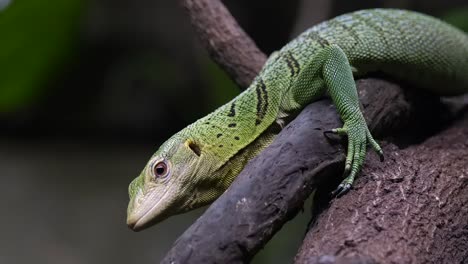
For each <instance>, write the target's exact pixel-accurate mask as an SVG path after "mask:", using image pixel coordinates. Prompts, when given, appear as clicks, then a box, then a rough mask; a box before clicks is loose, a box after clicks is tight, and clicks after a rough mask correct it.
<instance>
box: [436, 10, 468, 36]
mask: <svg viewBox="0 0 468 264" xmlns="http://www.w3.org/2000/svg"><path fill="white" fill-rule="evenodd" d="M442 19H443V20H444V21H446V22H448V23H450V24H452V25H454V26H456V27H458V28H460V29H461V30H463V31H465V32H468V7H465V8H459V9H455V10H450V11H448V12H445V14H444V15H443V16H442Z"/></svg>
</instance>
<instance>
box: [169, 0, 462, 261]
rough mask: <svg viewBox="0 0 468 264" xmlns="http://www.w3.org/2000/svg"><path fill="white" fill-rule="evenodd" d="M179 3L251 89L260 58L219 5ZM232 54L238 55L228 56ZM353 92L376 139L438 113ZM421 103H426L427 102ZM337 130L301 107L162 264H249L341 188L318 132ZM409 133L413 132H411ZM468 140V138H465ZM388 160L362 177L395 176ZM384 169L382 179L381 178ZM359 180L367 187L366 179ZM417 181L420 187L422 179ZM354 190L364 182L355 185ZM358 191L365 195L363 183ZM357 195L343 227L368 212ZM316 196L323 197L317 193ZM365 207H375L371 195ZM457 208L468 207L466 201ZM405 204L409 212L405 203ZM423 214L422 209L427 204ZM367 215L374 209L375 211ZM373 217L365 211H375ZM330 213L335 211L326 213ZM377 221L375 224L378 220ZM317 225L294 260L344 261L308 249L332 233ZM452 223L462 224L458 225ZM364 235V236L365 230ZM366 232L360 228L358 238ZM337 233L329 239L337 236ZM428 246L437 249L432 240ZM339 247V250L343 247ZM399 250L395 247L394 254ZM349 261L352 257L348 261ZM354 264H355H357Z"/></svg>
mask: <svg viewBox="0 0 468 264" xmlns="http://www.w3.org/2000/svg"><path fill="white" fill-rule="evenodd" d="M182 3H183V5H184V6H185V8H186V9H187V11H188V13H189V15H190V17H191V19H192V23H193V24H194V27H195V28H196V30H197V32H198V33H199V35H200V36H201V39H202V42H203V43H204V44H205V47H207V49H208V50H209V52H210V55H211V56H212V57H213V59H214V60H215V61H216V62H217V63H218V64H220V65H221V67H223V68H224V69H226V71H227V72H228V74H229V75H230V76H231V77H232V78H233V79H234V80H235V81H236V82H237V83H238V84H239V85H241V86H242V87H246V86H248V84H249V83H250V82H251V80H252V79H253V77H254V76H255V75H256V74H257V73H258V71H259V70H260V68H261V65H262V64H263V62H264V61H265V56H264V55H263V54H262V53H261V52H260V51H258V49H257V48H256V47H255V44H254V43H253V41H251V40H250V39H249V38H248V36H246V34H245V33H244V32H243V31H242V30H241V29H240V28H239V26H238V25H237V23H236V22H235V20H234V19H233V18H232V17H231V15H230V14H229V12H228V11H227V10H226V8H225V7H224V6H223V5H222V4H221V3H220V2H219V1H216V0H200V1H195V0H184V1H182ZM236 48H240V49H239V50H238V49H236ZM234 50H235V52H233V51H234ZM358 88H359V94H360V99H361V102H362V104H363V106H364V113H365V116H366V119H367V121H368V124H369V127H370V129H371V131H372V132H373V133H374V135H379V134H380V135H384V134H392V133H393V131H395V130H394V129H398V128H401V127H402V126H403V125H405V124H408V123H409V122H411V121H414V120H417V119H418V118H421V117H429V118H433V117H432V116H431V113H430V111H429V109H432V110H434V108H435V106H437V105H438V104H434V102H430V103H431V108H429V107H427V106H426V107H424V106H423V108H422V109H425V112H424V113H423V115H418V109H420V108H418V107H417V106H418V105H420V103H419V101H421V100H419V99H421V97H422V96H421V95H417V96H411V94H409V96H406V95H408V94H406V95H405V93H403V92H402V91H401V89H400V88H399V86H397V85H394V84H391V83H388V82H385V81H382V80H378V79H369V80H362V81H359V82H358ZM412 99H418V100H412ZM422 101H423V102H428V101H427V100H422ZM415 106H416V107H415ZM446 113H447V112H446ZM414 116H416V118H414ZM434 119H435V118H434ZM432 121H433V120H432ZM431 123H433V122H431ZM340 125H341V124H340V121H339V118H338V116H337V114H336V113H335V111H334V107H333V106H332V104H331V103H330V101H328V100H324V101H319V102H315V103H313V104H311V105H309V106H308V107H306V108H305V109H304V110H303V111H302V113H301V114H300V115H299V116H298V117H297V118H296V119H295V120H293V121H292V122H291V123H290V124H289V125H288V126H286V127H285V129H283V130H282V131H281V133H280V134H279V135H278V136H277V138H276V139H275V141H274V142H273V143H272V144H271V145H270V146H269V147H268V148H267V149H265V150H264V151H263V152H262V153H260V154H259V155H258V156H257V157H255V158H254V159H253V160H252V161H251V162H249V164H248V165H247V166H246V168H245V169H244V170H243V171H242V172H241V174H240V175H239V176H238V177H237V178H236V180H235V181H234V182H233V184H232V185H231V186H230V188H229V189H228V190H227V191H226V192H225V193H224V194H223V195H222V196H221V197H220V198H219V199H218V200H216V201H215V202H214V203H213V204H212V205H211V206H210V207H209V208H208V209H207V211H206V212H205V213H204V214H203V215H202V216H201V217H200V218H199V219H198V220H197V221H196V222H195V223H194V224H193V225H192V226H191V227H190V228H189V229H188V230H186V231H185V232H184V234H183V235H182V236H181V237H180V238H179V239H178V240H177V241H176V243H175V244H174V245H173V247H172V249H171V250H170V251H169V252H168V254H167V255H166V257H165V258H164V260H163V261H162V263H245V262H249V261H250V260H251V258H252V257H253V256H254V255H255V253H256V252H258V250H260V249H261V248H262V246H263V245H264V244H265V243H266V242H267V241H268V240H269V239H270V238H271V237H272V236H273V235H274V234H275V233H276V232H277V231H278V230H279V229H280V228H281V226H282V225H283V224H284V223H285V222H286V221H288V220H289V219H291V218H292V217H294V216H295V215H296V214H297V213H298V211H299V210H300V209H301V208H302V205H303V202H304V200H305V199H306V198H307V197H308V196H309V195H310V193H311V192H312V191H313V190H315V189H316V188H317V186H318V185H319V184H321V183H323V182H325V179H327V178H328V179H330V178H334V179H336V180H339V179H337V177H332V176H334V175H335V176H336V175H340V172H341V170H342V168H343V160H344V150H343V149H342V147H341V145H340V144H331V143H330V142H329V141H328V140H326V138H325V137H324V136H323V130H324V129H330V128H334V127H339V126H340ZM408 131H411V129H409V130H408ZM420 131H421V130H420ZM465 138H467V137H466V136H465ZM464 144H466V143H464ZM465 149H466V146H465ZM384 150H386V151H387V152H390V153H391V152H392V151H393V152H396V149H395V148H394V147H392V146H386V147H385V148H384ZM413 153H415V152H411V153H409V154H407V156H411V155H412V156H414V155H415V154H413ZM389 157H390V159H391V160H390V161H387V165H386V166H382V164H381V163H379V162H378V161H377V159H376V156H375V155H374V154H369V155H368V159H367V161H366V168H364V174H366V175H373V174H374V173H375V171H378V170H380V171H379V172H380V174H379V175H383V174H389V173H393V172H394V170H395V169H396V167H395V166H397V165H402V166H403V165H404V164H403V163H398V162H400V161H397V160H396V154H394V153H392V154H390V155H389ZM465 164H466V162H465ZM383 167H384V168H385V172H383V171H382V168H383ZM465 172H466V170H465ZM389 175H390V174H389ZM361 178H363V179H366V178H365V177H361ZM400 178H401V177H400ZM400 178H399V177H397V178H396V179H393V178H388V179H387V180H386V181H390V182H392V181H394V182H396V183H398V182H401V179H400ZM419 178H421V179H423V180H424V179H425V178H424V177H419ZM465 179H466V177H465ZM429 180H431V179H429ZM358 182H362V181H361V180H358ZM465 183H466V181H465ZM369 185H370V184H369ZM335 186H336V183H335ZM410 186H411V188H408V189H405V190H406V192H403V193H404V194H405V195H409V193H407V192H415V193H417V195H415V196H413V197H423V196H421V193H419V192H418V189H419V188H420V186H432V185H425V182H422V183H421V185H420V184H418V185H414V184H413V185H410ZM465 186H466V184H465ZM357 187H358V188H361V189H362V183H361V184H359V185H358V186H357ZM400 187H404V186H402V185H401V184H399V185H398V184H397V185H395V186H394V187H393V188H397V189H396V190H395V191H394V192H393V194H394V195H396V194H397V193H398V190H399V188H400ZM366 188H367V187H366ZM368 188H372V187H368ZM374 188H375V187H374ZM322 189H323V191H324V192H326V193H328V192H329V190H325V188H322V187H320V188H318V190H319V191H321V190H322ZM378 190H379V192H381V193H380V194H381V195H379V197H378V198H377V200H378V202H379V203H380V206H385V204H386V203H388V202H389V200H388V199H392V198H391V197H392V196H389V195H383V194H386V192H387V191H386V189H378ZM360 193H361V190H359V191H358V190H356V191H352V192H351V193H350V194H348V195H346V196H345V199H339V200H338V201H336V202H341V201H342V202H344V201H354V202H356V203H355V204H347V206H346V207H344V208H345V211H349V213H348V214H344V213H343V214H342V215H343V217H344V218H346V220H350V221H352V219H353V218H352V216H353V214H352V212H355V209H356V208H358V209H360V210H361V209H362V208H366V207H362V205H360V202H362V201H361V200H359V197H360V196H359V195H360ZM318 196H319V197H323V196H321V195H320V193H319V194H318ZM355 196H357V197H355ZM449 196H450V195H447V194H446V193H444V192H440V193H439V194H438V197H439V199H441V198H440V197H442V198H443V199H444V202H446V201H448V200H447V197H449ZM369 197H370V196H369ZM427 197H429V196H427ZM370 199H373V200H372V201H374V202H375V201H376V199H375V195H374V196H372V197H371V198H370ZM416 199H418V198H416ZM434 199H435V198H434ZM366 201H367V200H366ZM461 201H464V202H466V200H463V199H462V200H461ZM411 202H412V203H413V205H414V206H419V205H421V204H419V203H417V201H411ZM407 204H408V205H411V204H410V203H407ZM424 206H426V205H425V204H424ZM402 208H404V207H402ZM372 209H374V208H373V207H372ZM372 209H370V210H371V211H372ZM356 210H357V209H356ZM329 212H335V211H333V210H329ZM450 212H451V211H450ZM359 213H360V215H362V216H361V217H364V216H368V215H366V214H365V213H363V212H362V211H359ZM384 213H385V214H382V216H387V214H388V217H391V216H392V214H391V212H384ZM328 215H329V214H328ZM413 216H414V215H413ZM463 216H464V218H463V219H467V218H466V215H464V214H463ZM438 217H439V218H437V219H425V221H429V222H430V221H433V222H434V224H435V225H432V226H435V227H436V228H437V227H438V226H440V223H439V222H438V221H446V222H443V223H442V225H446V226H447V227H449V226H450V216H449V215H444V217H445V218H444V217H442V216H441V215H438ZM321 219H323V218H321ZM374 220H375V222H376V223H378V221H377V218H375V219H374ZM323 221H325V220H322V222H323ZM332 221H333V222H334V221H335V220H332ZM382 221H383V220H382ZM317 223H318V224H317V225H316V226H320V227H321V228H318V229H317V228H315V227H314V228H312V229H311V231H310V232H311V233H310V234H311V235H309V236H308V240H306V241H305V242H306V243H305V244H304V245H303V248H302V250H301V251H300V253H299V255H298V257H297V258H296V260H297V261H298V262H308V261H314V256H319V257H318V258H317V259H315V260H317V262H316V263H321V262H320V261H322V260H323V259H321V258H320V255H323V254H332V256H331V258H334V256H341V255H340V250H341V249H342V248H343V246H342V247H339V248H338V249H337V248H336V247H335V248H333V247H332V248H331V249H326V248H322V247H319V245H317V244H307V243H309V242H310V243H314V239H310V238H309V237H312V235H314V236H316V235H317V233H318V232H319V231H322V230H326V231H327V232H329V230H330V228H328V229H326V228H324V227H323V224H322V225H320V223H321V222H320V219H319V221H318V222H317ZM325 223H327V224H330V222H326V221H325ZM421 223H423V222H418V223H417V224H416V225H414V226H418V225H419V226H421ZM457 223H461V222H460V221H458V222H457ZM343 227H347V228H351V229H353V226H350V225H343ZM450 227H451V226H450ZM458 227H459V226H457V228H458ZM465 227H466V222H465ZM366 228H367V229H369V228H370V227H366ZM366 228H363V230H365V229H366ZM379 228H380V227H379V226H378V225H377V226H375V225H374V229H375V230H377V231H378V229H379ZM448 229H449V228H447V230H448ZM340 230H343V229H340ZM407 230H410V229H407ZM412 230H417V229H412ZM349 232H350V231H349V230H346V231H343V233H345V234H349ZM335 233H336V232H335ZM335 233H333V235H337V234H335ZM431 234H432V235H434V234H435V235H438V234H439V233H434V232H432V233H431ZM359 236H360V235H355V236H353V237H352V240H351V242H352V243H350V245H347V244H346V243H347V240H346V239H344V240H342V242H343V243H344V244H345V246H347V247H348V249H347V251H345V252H347V253H349V252H352V249H349V248H350V247H352V246H353V245H354V244H353V243H357V242H356V241H359V238H360V237H359ZM325 237H326V236H323V235H322V236H321V237H320V239H322V240H321V241H322V242H323V240H326V238H325ZM337 237H338V236H337ZM442 237H444V236H442ZM405 239H408V244H411V243H418V242H420V241H419V240H418V241H417V242H416V241H412V240H411V237H409V236H406V237H405ZM432 239H433V240H434V241H435V239H434V237H432ZM458 242H459V241H458ZM343 243H341V244H339V245H343ZM369 243H372V242H369ZM311 245H315V246H311ZM380 245H381V246H382V248H383V249H385V246H388V247H387V248H392V247H391V246H389V245H387V244H385V245H382V244H380ZM398 245H399V244H395V246H398ZM310 247H312V248H310ZM363 248H364V247H363ZM372 249H373V250H374V252H373V253H374V254H356V255H357V259H358V260H359V261H361V262H360V263H364V262H365V261H367V263H373V262H374V261H373V259H375V254H379V253H381V252H384V250H379V249H376V248H375V247H373V248H372ZM322 250H325V251H322ZM324 252H325V253H324ZM362 252H364V251H362ZM362 252H361V253H362ZM439 252H440V251H439ZM364 253H369V252H364ZM349 255H351V254H347V255H346V256H349ZM368 257H370V258H368ZM335 260H336V259H335ZM349 261H351V260H350V259H348V260H344V261H342V262H340V263H349ZM354 261H356V260H355V259H354ZM338 262H339V261H335V262H332V263H338Z"/></svg>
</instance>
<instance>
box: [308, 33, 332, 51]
mask: <svg viewBox="0 0 468 264" xmlns="http://www.w3.org/2000/svg"><path fill="white" fill-rule="evenodd" d="M307 37H308V38H310V39H312V40H314V41H316V42H317V43H318V44H319V45H320V46H321V47H322V48H323V47H325V46H329V45H330V43H329V42H328V41H327V40H326V39H324V38H322V37H321V36H320V35H319V34H318V33H317V32H315V31H310V32H309V33H308V34H307Z"/></svg>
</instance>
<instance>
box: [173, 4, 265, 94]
mask: <svg viewBox="0 0 468 264" xmlns="http://www.w3.org/2000/svg"><path fill="white" fill-rule="evenodd" d="M181 4H182V6H183V7H184V9H185V10H186V11H187V13H188V15H189V17H190V20H191V21H192V25H193V27H194V28H195V31H196V32H197V35H198V36H199V38H200V40H201V42H202V44H203V45H204V47H205V48H206V50H207V51H208V52H209V54H210V56H211V58H212V59H213V60H214V61H215V62H216V63H217V64H218V65H219V66H221V68H223V69H224V70H225V71H226V72H227V73H228V75H229V76H230V77H231V78H232V79H233V80H234V81H235V82H236V83H237V84H238V85H239V86H241V87H242V88H246V87H248V86H249V85H250V83H251V82H252V80H253V79H254V78H255V76H256V75H257V74H258V72H259V71H260V69H261V68H262V66H263V64H264V63H265V61H266V56H265V54H263V53H262V52H261V51H260V50H259V49H258V48H257V46H256V45H255V43H254V41H253V40H252V39H251V38H250V37H249V36H247V34H246V33H245V32H244V30H242V28H240V27H239V25H238V24H237V22H236V20H235V19H234V18H233V17H232V15H231V14H230V13H229V11H228V10H227V9H226V7H225V6H224V5H223V4H222V3H221V2H220V1H219V0H181Z"/></svg>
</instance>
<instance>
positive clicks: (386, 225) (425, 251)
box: [296, 111, 468, 263]
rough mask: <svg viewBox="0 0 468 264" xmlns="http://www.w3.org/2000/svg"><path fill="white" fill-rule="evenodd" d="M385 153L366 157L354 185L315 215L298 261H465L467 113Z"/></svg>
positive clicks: (390, 146)
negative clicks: (381, 160) (378, 159)
mask: <svg viewBox="0 0 468 264" xmlns="http://www.w3.org/2000/svg"><path fill="white" fill-rule="evenodd" d="M384 151H385V153H386V162H385V164H378V163H376V162H369V161H367V163H366V166H365V167H364V169H363V171H362V176H361V177H360V178H359V179H358V180H357V182H356V184H355V186H354V189H355V190H354V191H352V192H350V193H348V194H347V195H346V196H344V197H343V198H341V199H337V200H335V201H333V203H331V204H330V207H329V208H327V209H326V210H325V211H322V212H321V213H320V214H316V216H317V219H316V221H315V223H314V225H313V227H312V228H311V229H310V230H309V232H308V233H307V235H306V238H305V239H304V243H303V245H302V247H301V249H300V250H299V253H298V255H297V256H296V263H337V262H336V260H337V259H342V260H343V259H347V258H356V257H359V258H364V259H372V260H373V261H374V262H375V263H467V262H468V251H467V250H466V249H467V248H468V208H467V207H466V204H467V203H468V111H465V117H464V118H463V119H461V120H459V121H458V122H457V123H456V124H455V125H453V126H451V127H450V128H448V129H446V130H445V131H443V132H442V133H439V134H437V135H435V136H433V137H431V138H429V139H428V140H427V141H425V142H423V143H422V144H417V145H411V146H409V147H407V148H405V149H400V148H398V147H397V146H396V145H394V144H388V145H386V146H385V147H384ZM325 256H326V257H325ZM324 259H328V262H324V261H323V260H324Z"/></svg>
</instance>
